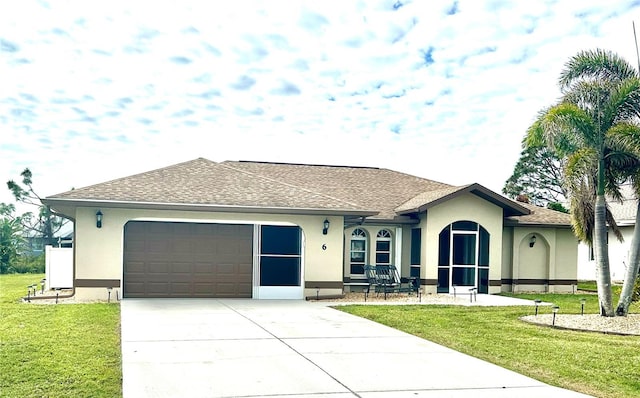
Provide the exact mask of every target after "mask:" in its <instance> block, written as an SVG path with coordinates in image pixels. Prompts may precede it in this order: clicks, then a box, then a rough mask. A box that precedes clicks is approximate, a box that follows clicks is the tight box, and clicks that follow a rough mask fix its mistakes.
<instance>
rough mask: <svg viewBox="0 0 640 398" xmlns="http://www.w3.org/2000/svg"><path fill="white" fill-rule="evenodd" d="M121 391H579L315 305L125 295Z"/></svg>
mask: <svg viewBox="0 0 640 398" xmlns="http://www.w3.org/2000/svg"><path fill="white" fill-rule="evenodd" d="M121 314H122V315H121V317H122V319H121V320H122V372H123V394H124V398H144V397H192V398H198V397H262V396H268V397H289V398H290V397H322V398H330V397H416V396H417V397H497V398H502V397H505V398H506V397H514V396H517V397H525V398H526V397H541V396H548V397H567V398H569V397H586V395H582V394H578V393H576V392H573V391H568V390H563V389H560V388H556V387H551V386H549V385H546V384H544V383H541V382H539V381H536V380H533V379H531V378H528V377H525V376H522V375H520V374H518V373H515V372H512V371H509V370H506V369H503V368H501V367H498V366H496V365H492V364H490V363H488V362H484V361H481V360H479V359H476V358H473V357H470V356H468V355H464V354H461V353H459V352H457V351H453V350H451V349H448V348H445V347H443V346H440V345H437V344H434V343H432V342H429V341H427V340H424V339H421V338H418V337H415V336H412V335H409V334H406V333H404V332H401V331H398V330H395V329H392V328H389V327H387V326H383V325H380V324H377V323H375V322H372V321H369V320H366V319H362V318H358V317H356V316H353V315H350V314H346V313H343V312H340V311H337V310H335V309H332V308H329V307H327V306H326V305H324V304H322V303H310V302H305V301H272V300H269V301H264V300H248V299H247V300H241V299H224V300H216V299H125V300H123V301H122V303H121Z"/></svg>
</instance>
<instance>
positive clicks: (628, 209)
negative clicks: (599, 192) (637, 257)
mask: <svg viewBox="0 0 640 398" xmlns="http://www.w3.org/2000/svg"><path fill="white" fill-rule="evenodd" d="M621 193H622V196H623V200H622V202H618V201H615V200H613V199H608V200H607V205H608V206H609V209H610V210H611V213H612V214H613V217H614V219H615V220H616V223H617V224H618V227H619V229H620V232H621V233H622V237H623V238H624V240H623V241H622V242H620V241H619V240H618V238H617V237H616V236H615V235H614V234H613V233H611V231H609V233H608V235H607V242H608V246H609V267H610V270H611V279H612V280H613V281H614V282H622V281H624V276H625V272H626V269H627V263H628V262H629V248H630V245H631V237H632V236H633V229H634V227H635V224H636V211H637V209H638V202H637V201H636V199H635V197H634V195H633V191H632V189H631V186H630V185H623V186H622V190H621ZM578 279H579V280H595V279H596V263H595V258H594V256H593V248H592V247H591V246H590V245H588V244H586V243H583V242H580V245H579V246H578Z"/></svg>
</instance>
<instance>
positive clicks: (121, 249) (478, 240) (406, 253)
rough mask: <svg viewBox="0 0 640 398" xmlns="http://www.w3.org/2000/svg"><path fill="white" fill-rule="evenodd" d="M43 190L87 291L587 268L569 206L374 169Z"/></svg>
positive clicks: (276, 285)
mask: <svg viewBox="0 0 640 398" xmlns="http://www.w3.org/2000/svg"><path fill="white" fill-rule="evenodd" d="M43 202H44V203H46V204H48V205H50V206H51V207H52V208H53V209H54V210H55V211H56V212H58V213H61V214H64V215H66V216H67V217H69V218H70V219H72V220H74V223H75V242H74V288H75V295H76V297H77V299H78V300H96V299H97V300H100V299H106V298H107V289H112V290H115V292H113V291H110V293H111V294H113V295H115V294H118V295H119V297H125V298H127V297H252V298H255V299H302V298H304V297H309V296H312V297H315V296H316V295H319V296H329V295H337V294H342V293H343V292H344V291H348V290H350V289H355V290H361V289H362V282H364V266H365V265H367V264H370V265H384V264H393V265H395V266H396V267H397V268H398V269H399V270H400V273H401V275H402V276H403V277H407V278H409V277H413V278H418V279H419V281H420V285H421V289H422V290H423V293H426V294H428V293H436V292H440V293H447V292H451V293H453V289H454V288H458V289H460V290H462V291H464V290H465V289H467V288H469V289H470V288H476V289H477V291H478V293H481V294H482V293H490V294H491V293H499V292H505V291H551V292H562V291H571V290H572V289H573V286H574V285H575V284H576V279H577V278H576V275H577V260H576V259H577V247H578V241H577V239H576V238H575V237H574V235H573V233H572V231H571V227H570V220H569V217H568V215H566V214H563V213H559V212H555V211H552V210H548V209H544V208H539V207H535V206H533V205H530V204H526V203H518V202H514V201H511V200H509V199H507V198H505V197H503V196H501V195H499V194H497V193H495V192H493V191H491V190H489V189H487V188H485V187H483V186H482V185H479V184H469V185H464V186H451V185H448V184H444V183H440V182H436V181H431V180H427V179H424V178H420V177H416V176H412V175H408V174H404V173H400V172H397V171H393V170H388V169H381V168H375V167H346V166H326V165H309V164H286V163H267V162H245V161H225V162H221V163H216V162H213V161H210V160H207V159H203V158H199V159H195V160H192V161H188V162H185V163H180V164H176V165H173V166H169V167H166V168H162V169H158V170H153V171H149V172H146V173H142V174H137V175H133V176H129V177H124V178H121V179H117V180H113V181H109V182H104V183H101V184H97V185H93V186H89V187H85V188H79V189H75V190H72V191H68V192H64V193H61V194H57V195H53V196H49V197H47V198H45V199H44V200H43ZM460 290H458V291H460ZM112 297H113V296H112Z"/></svg>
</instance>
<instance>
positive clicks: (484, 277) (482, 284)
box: [478, 268, 489, 294]
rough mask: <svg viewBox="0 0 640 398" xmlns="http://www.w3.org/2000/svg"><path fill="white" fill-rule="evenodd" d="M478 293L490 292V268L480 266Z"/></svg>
mask: <svg viewBox="0 0 640 398" xmlns="http://www.w3.org/2000/svg"><path fill="white" fill-rule="evenodd" d="M478 293H485V294H488V293H489V269H488V268H478Z"/></svg>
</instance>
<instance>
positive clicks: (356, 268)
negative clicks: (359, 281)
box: [351, 264, 364, 275]
mask: <svg viewBox="0 0 640 398" xmlns="http://www.w3.org/2000/svg"><path fill="white" fill-rule="evenodd" d="M351 274H355V275H364V265H358V264H351Z"/></svg>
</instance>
